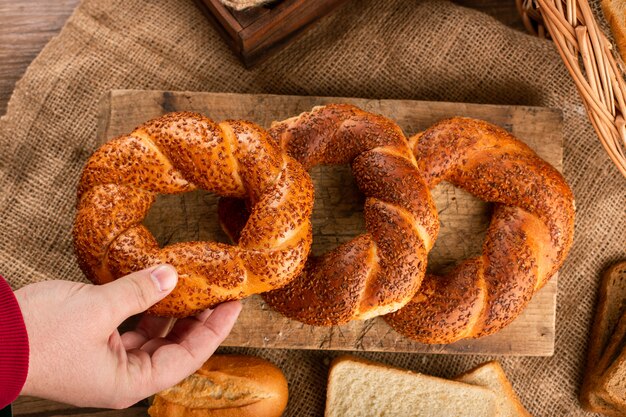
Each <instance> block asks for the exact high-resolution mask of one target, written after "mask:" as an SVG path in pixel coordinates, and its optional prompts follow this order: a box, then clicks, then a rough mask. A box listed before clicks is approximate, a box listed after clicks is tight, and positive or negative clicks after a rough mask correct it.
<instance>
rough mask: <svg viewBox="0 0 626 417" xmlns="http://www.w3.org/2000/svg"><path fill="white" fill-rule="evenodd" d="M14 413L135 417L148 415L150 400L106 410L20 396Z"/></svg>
mask: <svg viewBox="0 0 626 417" xmlns="http://www.w3.org/2000/svg"><path fill="white" fill-rule="evenodd" d="M12 405H13V415H15V416H23V417H36V416H37V417H43V416H46V417H47V416H70V415H71V416H101V417H108V416H119V417H134V416H142V417H145V416H147V415H148V413H147V409H148V400H147V399H146V400H143V401H141V402H139V403H137V404H135V405H134V406H133V407H131V408H128V409H126V410H106V409H100V408H79V407H75V406H73V405H69V404H63V403H59V402H56V401H50V400H44V399H42V398H37V397H29V396H20V397H18V398H17V399H16V400H15V401H14V402H13V404H12Z"/></svg>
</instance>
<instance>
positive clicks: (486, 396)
mask: <svg viewBox="0 0 626 417" xmlns="http://www.w3.org/2000/svg"><path fill="white" fill-rule="evenodd" d="M497 411H498V408H497V404H496V396H495V394H494V393H493V392H492V391H491V390H489V389H487V388H483V387H478V386H475V385H471V384H465V383H462V382H457V381H450V380H446V379H441V378H435V377H432V376H427V375H422V374H419V373H414V372H410V371H407V370H403V369H398V368H393V367H390V366H386V365H383V364H378V363H374V362H370V361H366V360H363V359H359V358H355V357H351V356H343V357H339V358H337V359H335V360H334V361H333V363H332V365H331V369H330V374H329V376H328V391H327V394H326V413H325V415H326V417H351V416H355V417H356V416H358V417H374V416H376V417H378V416H421V417H422V416H423V417H444V416H445V417H464V416H467V417H482V416H497Z"/></svg>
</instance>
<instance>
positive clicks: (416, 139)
mask: <svg viewBox="0 0 626 417" xmlns="http://www.w3.org/2000/svg"><path fill="white" fill-rule="evenodd" d="M409 142H410V144H411V147H412V149H413V151H414V153H415V157H416V158H417V165H418V166H419V167H420V169H421V171H422V176H423V177H424V179H425V180H426V183H427V184H428V186H429V187H430V188H431V189H432V188H434V187H436V186H437V184H439V183H441V182H442V181H447V182H449V183H451V184H454V185H455V186H457V187H460V188H461V189H464V190H465V191H467V192H469V193H470V194H472V195H474V196H475V197H478V198H479V199H481V200H483V201H487V202H492V203H496V204H495V205H494V209H493V214H492V217H491V223H490V225H489V228H488V230H487V233H486V236H485V240H484V243H483V249H482V254H481V255H480V256H478V257H475V258H469V259H466V260H464V261H463V262H461V263H460V264H458V265H457V267H456V268H454V269H452V270H451V271H450V272H449V273H447V274H446V275H444V276H435V275H430V274H427V275H426V278H424V281H423V282H422V286H421V287H420V288H419V290H418V291H417V293H416V294H415V296H414V297H413V299H412V300H411V301H410V302H409V303H408V304H407V305H405V306H404V307H402V308H401V309H400V310H398V311H396V312H394V313H391V314H388V315H386V316H385V321H386V322H387V323H388V324H389V325H390V326H391V327H393V329H394V330H396V331H397V332H398V333H400V334H402V335H404V336H406V337H409V338H411V339H413V340H415V341H417V342H420V343H431V344H447V343H453V342H456V341H457V340H461V339H465V338H477V337H483V336H487V335H490V334H493V333H495V332H497V331H499V330H500V329H502V328H503V327H505V326H507V325H508V324H510V323H511V322H512V321H513V320H515V318H516V317H518V316H519V315H520V314H521V312H522V311H523V310H524V309H525V308H526V306H527V305H528V303H529V302H530V300H531V298H532V297H533V295H534V294H535V292H536V291H538V290H539V289H540V288H541V287H543V285H544V284H545V283H546V282H547V281H548V280H549V279H550V278H551V277H552V276H553V275H554V274H555V273H556V272H557V270H558V269H559V268H560V267H561V265H562V264H563V261H564V260H565V258H566V256H567V253H568V251H569V249H570V247H571V245H572V242H573V237H574V217H575V207H574V195H573V194H572V191H571V189H570V187H569V185H568V184H567V182H566V181H565V178H563V176H562V175H561V174H560V173H559V172H558V171H557V170H556V169H555V168H554V167H553V166H551V165H550V164H549V163H547V162H546V161H544V160H543V159H541V158H540V157H539V156H538V155H537V154H536V153H535V152H534V151H533V150H532V149H531V148H529V147H528V146H527V145H526V144H524V143H523V142H522V141H520V140H518V139H516V138H515V137H514V136H513V135H511V134H510V133H509V132H507V131H506V130H505V129H503V128H501V127H499V126H495V125H493V124H490V123H488V122H485V121H482V120H476V119H469V118H465V117H453V118H451V119H447V120H442V121H440V122H438V123H436V124H434V125H432V126H430V127H429V128H428V129H426V130H425V131H424V132H423V133H422V134H418V135H417V136H413V137H412V138H411V139H410V141H409Z"/></svg>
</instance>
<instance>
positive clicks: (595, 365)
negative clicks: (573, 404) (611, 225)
mask: <svg viewBox="0 0 626 417" xmlns="http://www.w3.org/2000/svg"><path fill="white" fill-rule="evenodd" d="M625 302H626V262H620V263H617V264H615V265H613V266H612V267H610V268H609V269H608V270H607V271H606V272H605V273H604V274H603V277H602V282H601V283H600V289H599V294H598V302H597V307H596V313H595V318H594V322H593V326H592V328H591V337H590V338H589V346H588V348H587V369H586V371H585V376H584V379H583V384H582V387H581V390H580V403H581V405H582V406H583V408H584V409H585V410H588V411H593V412H596V413H602V414H605V415H609V416H620V415H623V413H622V412H620V411H619V410H617V409H616V407H615V406H613V405H611V404H610V403H608V402H606V401H604V400H603V399H602V398H601V396H600V395H598V394H599V392H598V390H596V386H597V383H598V379H599V378H600V376H601V375H602V374H603V373H604V371H605V370H606V369H607V367H608V366H609V365H610V364H611V363H612V362H613V359H614V358H615V357H616V356H617V354H616V353H619V350H617V349H619V346H620V344H619V334H618V333H619V332H616V331H615V330H616V328H617V327H618V326H617V323H618V321H619V318H620V317H621V315H622V314H623V310H624V303H625ZM625 324H626V323H625ZM617 330H619V329H617ZM625 330H626V329H625ZM614 334H615V339H614V341H613V342H612V343H610V342H611V337H612V335H614ZM609 348H610V349H609ZM605 353H606V355H605Z"/></svg>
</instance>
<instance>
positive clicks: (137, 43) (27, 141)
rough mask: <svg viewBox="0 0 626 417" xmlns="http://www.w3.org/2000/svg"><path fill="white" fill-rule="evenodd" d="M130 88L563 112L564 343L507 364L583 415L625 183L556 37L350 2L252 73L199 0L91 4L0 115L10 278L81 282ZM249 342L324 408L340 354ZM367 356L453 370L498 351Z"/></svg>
mask: <svg viewBox="0 0 626 417" xmlns="http://www.w3.org/2000/svg"><path fill="white" fill-rule="evenodd" d="M118 88H126V89H133V88H137V89H171V90H191V91H222V92H241V93H275V94H298V95H309V94H310V95H318V96H354V97H371V98H403V99H425V100H443V101H467V102H475V103H503V104H520V105H534V106H547V107H555V108H560V109H562V110H563V113H564V120H565V132H564V134H565V147H566V149H565V161H564V171H565V176H566V178H567V180H568V181H569V183H570V184H571V186H572V187H573V189H574V192H575V195H576V205H577V209H578V213H577V222H576V238H575V244H574V247H573V249H572V251H571V253H570V256H569V258H568V260H567V262H566V264H565V265H564V267H563V268H562V270H561V275H560V277H559V293H558V309H557V338H556V352H555V355H554V356H553V357H547V358H533V357H526V358H500V360H501V362H502V364H503V366H504V367H505V369H506V371H507V373H508V375H509V376H510V378H511V379H512V381H513V383H514V385H515V388H516V389H517V391H518V392H519V394H520V396H521V398H522V400H523V402H524V404H525V405H526V406H527V407H528V408H529V409H530V411H531V412H532V413H534V414H535V415H537V416H563V415H583V414H584V413H583V412H582V411H581V410H580V408H579V406H578V402H577V399H576V395H577V390H578V386H579V384H580V380H581V376H582V371H583V367H584V357H585V350H586V344H587V335H588V330H589V326H590V320H591V316H592V310H593V306H594V303H595V297H596V290H597V284H598V279H599V275H600V273H601V271H602V269H604V268H605V267H606V266H607V265H608V264H610V263H611V262H614V261H616V260H618V259H619V258H620V257H624V256H625V255H626V254H625V252H624V250H625V245H624V243H625V240H626V239H625V238H626V221H625V220H626V219H625V216H624V214H625V213H624V207H625V204H624V203H625V202H626V182H625V181H624V179H623V178H622V177H621V176H620V174H619V173H618V171H617V169H616V168H615V167H614V166H613V165H612V164H611V162H610V161H609V159H608V157H607V156H606V154H605V152H604V150H603V149H602V148H601V146H600V144H599V142H598V140H597V138H596V135H595V133H594V131H593V130H592V128H591V126H590V124H589V123H588V121H587V118H586V115H585V111H584V108H583V105H582V103H581V101H580V100H579V97H578V95H577V92H576V90H575V88H574V84H573V83H572V81H571V80H570V77H569V75H568V73H567V72H566V70H565V67H564V66H563V64H562V63H561V60H560V59H559V56H558V54H557V52H556V51H555V49H554V47H553V45H552V44H551V43H550V42H548V41H544V40H540V39H536V38H534V37H531V36H529V35H526V34H524V33H521V32H518V31H515V30H512V29H510V28H507V27H505V26H503V25H502V24H500V23H499V22H497V21H495V20H494V19H492V18H490V17H488V16H486V15H483V14H481V13H478V12H475V11H472V10H468V9H465V8H463V7H459V6H456V5H454V4H451V3H448V2H445V1H424V2H417V1H406V0H388V1H383V2H381V1H374V0H367V1H353V2H350V3H348V4H347V5H345V6H342V7H341V8H340V9H339V10H338V11H337V12H336V13H334V14H332V15H331V16H329V17H327V18H325V19H324V20H323V21H322V22H321V23H320V24H319V25H318V26H316V27H315V28H314V29H313V30H311V31H309V32H307V33H306V35H305V36H304V37H302V38H301V39H300V40H299V41H297V42H296V43H295V44H293V45H291V46H290V47H288V48H287V49H286V50H284V51H283V52H281V53H279V54H278V55H276V56H275V57H273V58H272V59H270V60H269V61H267V62H266V63H265V64H263V65H260V66H259V67H258V68H256V69H254V70H251V71H248V70H245V69H243V67H242V66H241V64H240V63H239V61H238V60H237V59H236V58H235V57H234V56H233V54H232V53H231V51H230V50H228V49H227V47H226V44H225V42H224V41H223V40H222V39H221V38H220V37H219V36H218V34H217V33H216V31H215V30H214V29H213V28H212V27H211V25H210V24H209V23H207V20H206V19H205V17H204V16H203V15H202V14H201V13H200V11H199V10H198V9H197V8H196V6H195V5H194V4H193V2H192V1H187V0H158V1H152V0H123V1H122V0H119V1H102V0H84V1H83V2H82V3H81V4H80V6H79V7H78V8H77V10H76V12H75V13H74V14H73V16H72V17H71V18H70V19H69V21H68V22H67V25H66V26H65V28H64V29H63V31H62V32H61V34H60V35H59V36H58V37H56V38H55V39H53V40H52V41H51V42H50V43H49V45H47V46H46V48H45V49H44V50H43V52H42V53H41V55H40V56H39V57H38V58H37V59H36V60H35V61H34V62H33V64H32V65H31V66H30V68H29V69H28V71H27V72H26V75H25V76H24V78H23V79H22V80H21V81H20V82H19V83H18V85H17V87H16V89H15V92H14V94H13V97H12V99H11V101H10V103H9V106H8V111H7V114H6V116H5V117H3V118H2V119H1V120H0V190H1V194H0V273H2V274H3V275H4V276H6V277H7V278H8V279H9V281H10V283H11V285H12V286H13V287H14V288H19V287H21V286H23V285H25V284H28V283H31V282H35V281H41V280H46V279H55V278H61V279H67V280H83V276H82V274H81V272H80V271H79V269H78V267H77V264H76V261H75V258H74V253H73V250H72V244H71V236H70V230H71V224H72V219H73V213H74V204H75V192H76V184H77V180H78V177H79V174H80V171H81V168H82V166H83V164H84V162H85V160H86V159H87V157H88V156H89V155H90V154H91V153H92V152H93V151H94V150H95V148H96V139H95V138H96V136H95V132H96V123H97V121H96V114H97V104H98V100H99V98H100V97H101V96H102V95H103V94H104V93H105V92H107V91H108V90H111V89H118ZM407 133H412V132H407ZM231 350H232V349H231ZM243 351H244V352H249V353H253V354H258V355H261V356H264V357H266V358H269V359H270V360H272V361H274V362H275V363H277V364H278V365H279V366H280V367H281V368H282V369H283V370H284V371H285V373H286V375H287V377H288V379H289V384H290V397H291V398H290V402H289V408H288V411H287V413H286V415H289V416H309V415H310V416H319V415H322V414H323V406H324V396H325V384H326V376H327V367H328V362H329V358H330V357H331V356H332V355H333V354H332V353H329V352H316V351H296V350H294V351H287V350H254V349H247V350H243ZM362 356H364V357H367V358H371V359H375V360H380V361H383V362H386V363H388V364H393V365H397V366H401V367H406V368H410V369H413V370H417V371H421V372H426V373H430V374H434V375H441V376H444V377H451V376H454V375H455V374H457V373H459V372H461V371H464V370H467V369H468V368H469V367H471V366H473V365H475V364H477V363H479V362H482V361H484V360H486V359H487V358H485V357H467V356H438V355H411V354H382V353H378V354H362ZM348 395H349V394H348Z"/></svg>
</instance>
